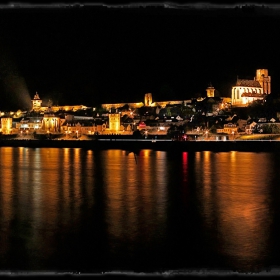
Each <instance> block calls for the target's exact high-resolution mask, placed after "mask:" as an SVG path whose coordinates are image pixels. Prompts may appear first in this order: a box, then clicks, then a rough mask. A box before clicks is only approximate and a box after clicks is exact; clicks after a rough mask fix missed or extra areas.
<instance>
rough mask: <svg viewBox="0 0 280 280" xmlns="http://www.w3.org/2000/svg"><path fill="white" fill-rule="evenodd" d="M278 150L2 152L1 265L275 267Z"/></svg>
mask: <svg viewBox="0 0 280 280" xmlns="http://www.w3.org/2000/svg"><path fill="white" fill-rule="evenodd" d="M279 163H280V161H279V160H278V155H277V153H275V154H274V153H245V152H225V153H213V152H209V151H205V152H193V153H189V152H188V153H187V152H182V153H178V154H172V153H167V152H162V151H152V150H142V151H141V152H140V154H139V156H137V161H135V158H134V155H133V154H132V153H130V154H127V153H125V151H122V150H106V151H91V150H83V149H67V148H65V149H56V148H40V149H39V148H37V149H31V148H9V147H2V148H0V229H1V231H0V269H1V270H32V271H37V270H40V271H42V270H43V271H60V270H61V271H80V272H101V271H120V270H124V271H128V270H129V271H152V272H161V271H169V270H178V269H180V270H189V269H190V270H192V269H215V270H224V269H229V270H239V271H258V270H263V269H264V268H269V267H271V266H278V265H279V263H280V261H279V253H278V249H280V247H279V244H278V239H279V237H278V236H279V232H278V230H277V224H278V223H279V213H280V212H279V197H280V193H279V187H280V186H279V183H278V174H279V171H280V166H279Z"/></svg>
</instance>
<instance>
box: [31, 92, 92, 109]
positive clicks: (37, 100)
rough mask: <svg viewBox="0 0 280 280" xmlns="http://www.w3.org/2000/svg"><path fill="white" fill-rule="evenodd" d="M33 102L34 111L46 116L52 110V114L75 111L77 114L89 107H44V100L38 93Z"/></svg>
mask: <svg viewBox="0 0 280 280" xmlns="http://www.w3.org/2000/svg"><path fill="white" fill-rule="evenodd" d="M31 102H32V109H31V110H32V111H35V112H39V113H41V114H44V113H45V112H47V111H49V110H51V111H52V112H57V111H73V112H76V111H78V110H85V109H87V108H88V107H87V106H84V105H65V106H42V100H41V99H40V97H39V94H38V92H36V94H35V95H34V98H33V99H32V100H31Z"/></svg>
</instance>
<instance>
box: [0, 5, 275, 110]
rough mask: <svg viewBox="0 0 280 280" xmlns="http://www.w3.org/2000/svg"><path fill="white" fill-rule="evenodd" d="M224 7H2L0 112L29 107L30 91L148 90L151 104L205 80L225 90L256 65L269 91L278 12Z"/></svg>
mask: <svg viewBox="0 0 280 280" xmlns="http://www.w3.org/2000/svg"><path fill="white" fill-rule="evenodd" d="M225 10H226V9H219V8H213V9H211V8H209V9H203V8H196V10H195V11H193V10H192V9H182V8H180V7H177V8H176V9H174V8H168V7H167V6H165V7H162V6H160V7H145V8H141V7H138V8H137V7H134V8H131V7H126V8H125V9H123V8H121V7H118V6H117V7H115V8H114V9H113V8H108V7H106V6H105V7H88V6H80V7H79V6H78V5H77V6H76V7H74V6H71V7H67V8H54V7H51V6H50V7H49V8H41V9H36V8H34V7H33V8H24V9H23V8H11V9H2V10H0V13H1V23H2V26H4V27H5V28H3V29H2V30H1V33H0V35H1V37H0V38H1V42H0V49H1V54H0V62H1V64H0V66H1V67H0V82H1V83H0V89H1V91H0V94H1V99H2V102H1V104H0V107H2V108H0V109H2V110H3V109H4V107H6V108H7V107H9V106H11V107H13V108H17V107H18V105H19V104H25V105H24V106H30V104H29V103H28V102H29V100H30V98H32V96H33V95H34V93H35V92H38V93H39V94H40V96H42V97H44V98H45V102H47V101H48V100H49V99H51V100H53V103H54V104H66V103H68V104H69V105H71V104H85V105H88V106H91V104H92V105H93V106H94V105H95V104H102V103H116V102H137V101H138V100H142V99H143V94H145V93H148V92H151V93H152V94H153V98H154V99H155V100H158V101H163V100H183V99H189V98H191V97H196V96H199V95H202V96H205V89H206V88H207V86H208V85H209V84H210V83H211V84H212V85H213V86H214V87H215V89H216V90H217V91H218V92H219V93H220V96H225V97H230V96H231V88H232V86H233V85H234V84H235V82H236V80H237V78H240V79H252V78H253V76H254V72H255V69H269V72H270V75H271V76H272V77H273V85H272V94H274V95H276V94H278V93H279V92H280V83H279V82H278V79H277V77H278V76H279V74H278V73H277V68H278V67H277V65H278V61H279V62H280V58H279V54H278V53H279V52H278V47H277V44H276V43H275V40H274V38H276V36H277V30H278V29H277V28H278V26H279V27H280V18H279V15H278V14H277V13H276V12H275V11H277V9H273V8H272V9H270V10H269V9H265V8H263V10H257V9H256V10H255V11H254V10H253V11H251V12H250V11H249V12H248V11H246V10H245V9H242V8H238V9H236V8H234V7H232V8H231V9H230V11H226V12H225ZM264 11H265V12H266V13H264ZM267 11H269V12H267ZM249 19H250V20H249ZM22 23H24V24H22ZM224 27H226V28H224ZM224 29H226V30H227V32H226V33H225V32H224V31H223V30H224Z"/></svg>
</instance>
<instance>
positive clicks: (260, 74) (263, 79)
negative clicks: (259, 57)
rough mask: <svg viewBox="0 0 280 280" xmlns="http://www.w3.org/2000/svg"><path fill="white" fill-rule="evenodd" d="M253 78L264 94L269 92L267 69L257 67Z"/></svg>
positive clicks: (269, 79)
mask: <svg viewBox="0 0 280 280" xmlns="http://www.w3.org/2000/svg"><path fill="white" fill-rule="evenodd" d="M255 80H256V81H258V82H259V83H260V85H261V87H262V88H263V93H264V94H270V93H271V77H270V76H268V70H267V69H257V71H256V77H255Z"/></svg>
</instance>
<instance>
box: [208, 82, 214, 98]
mask: <svg viewBox="0 0 280 280" xmlns="http://www.w3.org/2000/svg"><path fill="white" fill-rule="evenodd" d="M206 92H207V97H214V96H215V88H214V87H213V86H212V85H211V84H210V85H209V87H208V88H207V89H206Z"/></svg>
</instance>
